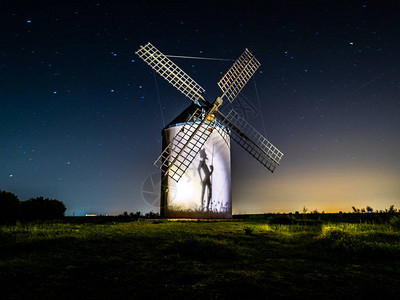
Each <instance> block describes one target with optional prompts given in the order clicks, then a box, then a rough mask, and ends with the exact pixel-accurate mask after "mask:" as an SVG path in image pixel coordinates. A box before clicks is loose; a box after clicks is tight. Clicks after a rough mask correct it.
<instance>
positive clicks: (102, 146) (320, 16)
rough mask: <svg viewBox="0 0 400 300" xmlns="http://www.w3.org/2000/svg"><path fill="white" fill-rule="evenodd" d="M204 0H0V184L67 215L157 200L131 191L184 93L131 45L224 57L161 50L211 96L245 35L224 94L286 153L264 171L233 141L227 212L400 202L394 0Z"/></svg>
mask: <svg viewBox="0 0 400 300" xmlns="http://www.w3.org/2000/svg"><path fill="white" fill-rule="evenodd" d="M215 2H216V1H203V0H198V1H193V2H192V1H92V0H91V1H72V0H71V1H23V2H22V1H21V2H18V3H20V4H16V1H13V2H11V1H9V4H4V3H2V4H1V7H0V23H1V25H0V128H1V130H0V144H1V147H0V189H2V190H6V191H9V192H13V193H15V194H16V195H17V196H18V197H19V198H20V200H27V199H28V198H31V197H37V196H43V197H49V198H55V199H59V200H61V201H63V202H64V203H65V204H66V206H67V215H84V214H87V213H96V214H119V213H122V212H123V211H128V212H131V211H133V212H136V211H141V212H143V213H144V212H148V211H150V210H154V211H158V208H157V207H156V206H155V202H153V201H151V200H150V201H149V198H147V197H145V196H144V195H143V191H144V190H146V191H149V190H151V188H152V181H151V180H156V178H158V176H159V175H158V172H157V169H156V168H155V167H154V166H153V165H152V163H153V161H154V160H155V159H156V158H157V157H158V155H159V153H160V151H161V141H160V139H161V130H162V128H163V127H164V125H165V124H166V123H169V122H170V121H171V120H172V119H174V118H175V117H176V116H177V115H178V114H179V113H180V112H181V111H182V110H183V109H185V108H186V107H187V106H188V105H189V104H190V101H189V100H188V99H186V98H185V97H184V96H183V95H181V94H180V93H179V92H178V91H176V90H175V89H174V88H173V87H172V86H170V85H169V84H168V83H167V82H166V81H165V80H163V79H162V78H161V77H159V76H158V75H157V77H155V76H154V74H153V72H152V70H151V69H150V67H148V66H147V65H146V64H145V63H144V62H143V61H141V59H140V58H139V57H137V56H136V55H135V51H136V50H137V49H138V48H139V46H140V45H144V44H146V43H147V42H151V43H152V44H153V45H155V46H156V47H157V48H158V49H160V50H161V51H162V52H163V53H164V54H169V55H181V56H193V57H203V58H219V59H221V60H209V59H207V60H197V59H182V58H174V59H172V60H173V61H174V62H175V63H176V64H178V65H179V66H180V67H181V68H182V69H183V70H185V71H186V72H187V73H188V74H189V75H190V76H191V77H192V78H193V79H194V80H196V81H197V82H198V83H199V84H200V85H201V86H202V87H204V88H205V89H206V95H205V97H206V98H207V99H208V100H209V101H213V100H214V99H215V98H216V97H218V96H219V95H220V91H219V89H218V86H217V82H218V81H219V79H220V78H221V77H222V75H223V74H224V73H225V72H226V71H227V70H228V69H229V68H230V66H231V65H232V61H230V60H232V59H236V58H237V57H239V55H240V54H241V53H242V52H243V50H244V49H245V48H248V49H249V50H250V51H252V52H253V53H254V54H255V56H256V57H257V59H258V60H259V61H260V62H261V67H260V68H259V70H258V71H257V72H256V74H255V75H254V79H251V80H250V81H249V83H248V84H247V86H246V87H245V88H244V90H243V91H242V93H241V95H240V97H239V98H238V99H236V101H235V102H234V103H233V104H232V105H231V107H234V108H235V110H237V111H238V112H239V113H241V114H242V115H243V116H244V117H246V119H247V120H248V122H249V123H251V124H252V125H253V126H254V127H255V128H257V129H258V130H259V131H260V132H261V133H263V134H265V135H266V136H267V138H268V139H269V140H270V141H271V142H272V143H273V144H274V145H275V146H277V147H278V148H279V149H280V150H281V151H282V152H283V153H284V157H283V159H282V161H281V165H280V166H279V167H278V168H277V170H276V171H275V172H274V173H273V174H272V173H270V172H269V171H267V170H266V169H265V168H263V167H262V166H261V165H260V164H259V163H258V162H257V161H255V160H254V159H253V158H252V157H251V156H249V155H248V154H247V153H246V152H245V151H244V150H242V149H241V148H240V147H238V146H236V145H234V144H232V194H233V212H234V213H264V212H294V211H302V209H303V207H306V208H307V209H309V210H310V211H311V210H314V209H317V210H318V211H325V212H337V211H340V210H341V211H350V210H351V206H356V207H365V206H366V205H370V206H372V207H373V208H375V209H384V208H388V207H389V206H390V205H391V204H394V205H395V206H396V207H399V206H400V184H399V182H400V60H399V53H400V39H399V36H400V18H399V17H398V9H397V8H396V6H395V4H390V3H395V2H396V1H393V2H386V1H313V2H311V1H254V2H252V1H236V2H235V1H229V2H228V1H227V2H225V1H221V2H218V4H216V3H215ZM316 2H318V4H316ZM22 3H23V4H22ZM157 88H158V90H157ZM228 109H229V105H224V108H223V111H225V110H228Z"/></svg>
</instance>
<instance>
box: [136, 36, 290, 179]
mask: <svg viewBox="0 0 400 300" xmlns="http://www.w3.org/2000/svg"><path fill="white" fill-rule="evenodd" d="M136 54H137V55H139V56H140V57H141V58H142V59H143V60H144V61H145V62H146V63H147V64H148V65H149V66H150V67H151V68H153V69H154V70H155V71H156V72H157V73H159V74H160V75H161V76H162V77H163V78H165V79H166V80H167V81H168V82H169V83H171V84H172V85H173V86H174V87H175V88H177V89H178V90H179V91H180V92H181V93H183V94H184V95H185V96H186V97H188V98H189V99H190V100H192V101H193V102H194V103H196V104H197V105H198V108H197V109H196V110H195V112H194V113H193V114H192V116H191V117H190V118H189V120H188V121H187V122H186V123H185V124H184V125H183V126H182V127H181V130H180V131H179V132H178V133H177V135H176V136H175V137H174V138H173V140H172V141H171V142H170V143H169V144H168V146H167V147H166V148H165V149H164V150H163V152H162V153H161V155H160V156H159V157H158V159H157V160H156V161H155V162H154V165H155V166H156V167H158V168H159V169H160V170H161V171H162V173H163V174H164V175H169V176H170V177H171V178H172V179H174V180H175V181H178V180H179V179H180V178H181V177H182V176H183V174H184V173H185V172H186V170H187V169H188V168H189V166H190V164H191V163H192V162H193V160H194V159H195V157H196V155H197V154H198V153H199V151H200V149H201V148H202V147H203V145H204V144H205V143H206V141H207V139H208V138H209V136H210V135H211V132H212V131H213V130H214V129H215V128H216V129H217V132H219V134H220V135H221V136H222V138H223V139H224V140H225V141H226V143H227V144H228V145H229V141H228V140H229V137H231V138H232V139H233V140H234V141H236V142H237V143H238V144H239V145H240V146H241V147H243V148H244V149H245V150H246V151H247V152H248V153H250V154H251V155H252V156H253V157H254V158H255V159H257V160H258V161H259V162H260V163H261V164H262V165H264V166H265V167H266V168H267V169H268V170H270V171H271V172H273V171H274V170H275V168H276V166H277V165H279V163H280V160H281V158H282V156H283V154H282V152H281V151H279V150H278V148H276V147H275V146H274V145H272V144H271V143H270V142H269V141H268V140H267V139H266V138H265V137H263V136H262V135H261V134H260V133H259V132H258V131H257V130H256V129H254V128H253V127H252V126H251V125H250V124H249V123H247V121H246V120H245V119H243V118H242V117H241V116H240V115H239V114H237V113H236V112H235V111H234V110H232V111H231V112H230V113H229V114H228V115H227V116H225V115H223V114H222V113H221V112H220V111H219V110H218V107H220V105H221V104H222V100H223V98H224V97H226V98H227V99H228V100H229V101H230V102H232V101H234V100H235V98H236V96H237V95H238V94H239V93H240V91H241V90H242V89H243V87H244V86H245V85H246V83H247V82H248V81H249V80H250V78H251V77H252V76H253V74H254V73H255V72H256V70H257V69H258V67H259V66H260V63H259V61H258V60H257V59H256V58H255V57H254V55H253V54H252V53H251V52H250V51H249V50H248V49H246V50H245V51H244V52H243V53H242V55H241V56H240V57H239V58H238V59H237V61H236V62H235V63H234V64H233V66H232V67H231V68H230V69H229V70H228V72H227V73H226V74H225V75H224V76H223V77H222V79H221V80H220V81H219V82H218V86H219V87H220V89H221V90H222V92H223V94H222V96H221V97H218V98H217V99H216V100H215V101H214V102H213V103H210V102H208V101H207V100H206V99H205V98H204V97H203V96H202V94H203V92H204V89H203V88H202V87H201V86H200V85H199V84H197V83H196V82H195V81H194V80H193V79H192V78H191V77H190V76H189V75H187V74H186V73H185V72H184V71H182V70H181V69H180V68H179V67H178V66H177V65H175V64H174V63H173V62H172V61H171V60H170V59H169V58H167V57H166V56H165V55H164V54H162V53H161V52H160V51H159V50H158V49H157V48H155V47H154V46H153V45H152V44H150V43H147V44H146V45H145V46H140V48H139V50H138V51H137V52H136Z"/></svg>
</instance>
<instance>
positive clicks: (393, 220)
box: [389, 216, 400, 230]
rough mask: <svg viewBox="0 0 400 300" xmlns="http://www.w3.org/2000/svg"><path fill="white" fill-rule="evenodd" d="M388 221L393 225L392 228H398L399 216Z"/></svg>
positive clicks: (399, 225)
mask: <svg viewBox="0 0 400 300" xmlns="http://www.w3.org/2000/svg"><path fill="white" fill-rule="evenodd" d="M389 223H390V225H391V226H392V227H393V229H395V230H400V216H397V217H392V218H391V219H390V221H389Z"/></svg>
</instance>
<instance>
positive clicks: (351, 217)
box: [233, 205, 400, 225]
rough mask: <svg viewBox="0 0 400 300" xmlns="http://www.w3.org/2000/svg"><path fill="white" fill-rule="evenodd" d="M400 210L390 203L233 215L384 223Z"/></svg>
mask: <svg viewBox="0 0 400 300" xmlns="http://www.w3.org/2000/svg"><path fill="white" fill-rule="evenodd" d="M399 216H400V211H399V210H397V209H395V208H394V205H391V206H390V207H389V209H385V210H379V211H373V210H369V211H368V210H363V209H355V210H354V209H353V212H351V213H350V212H349V213H343V212H339V213H324V212H321V213H320V212H317V211H313V212H309V213H307V212H306V211H305V210H304V212H303V213H299V212H296V213H264V214H241V215H234V216H233V217H234V218H236V219H244V220H249V219H250V220H251V219H254V220H266V221H268V222H270V223H274V224H300V225H301V224H304V225H312V224H317V223H327V222H331V223H340V222H345V223H360V222H361V223H376V224H384V223H388V222H390V221H391V220H392V219H393V217H399Z"/></svg>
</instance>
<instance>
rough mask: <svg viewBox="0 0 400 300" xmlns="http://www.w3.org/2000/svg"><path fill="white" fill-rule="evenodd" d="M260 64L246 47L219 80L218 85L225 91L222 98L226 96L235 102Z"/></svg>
mask: <svg viewBox="0 0 400 300" xmlns="http://www.w3.org/2000/svg"><path fill="white" fill-rule="evenodd" d="M260 65H261V64H260V62H259V61H258V60H257V59H256V58H255V57H254V55H253V54H252V53H251V52H250V51H249V50H248V49H246V50H245V51H244V52H243V54H242V55H241V56H240V57H239V58H238V59H237V61H236V62H235V63H234V64H233V66H232V67H231V68H230V69H229V70H228V72H226V74H225V75H224V77H222V79H221V80H220V81H219V82H218V86H219V87H220V89H221V90H222V92H223V95H222V96H221V98H223V97H226V98H227V99H228V100H229V101H230V102H233V100H235V98H236V96H237V95H238V94H239V93H240V91H241V90H242V89H243V87H244V86H245V85H246V83H247V82H248V81H249V80H250V78H251V77H252V76H253V74H254V73H255V72H256V71H257V69H258V67H259V66H260Z"/></svg>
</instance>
